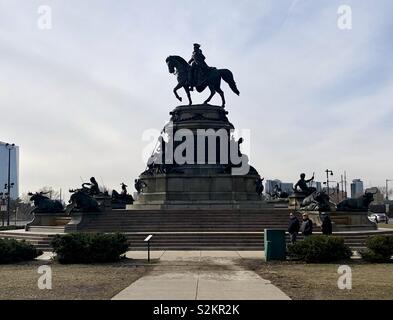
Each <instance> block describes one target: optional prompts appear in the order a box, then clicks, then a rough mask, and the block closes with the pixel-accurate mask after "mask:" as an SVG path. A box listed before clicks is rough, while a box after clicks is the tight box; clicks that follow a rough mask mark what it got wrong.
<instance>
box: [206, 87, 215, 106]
mask: <svg viewBox="0 0 393 320" xmlns="http://www.w3.org/2000/svg"><path fill="white" fill-rule="evenodd" d="M209 89H210V96H209V98H207V100H206V101H205V102H204V103H203V104H208V103H209V101H210V100H211V99H212V98H213V96H214V95H215V94H216V90H215V89H214V87H213V86H209Z"/></svg>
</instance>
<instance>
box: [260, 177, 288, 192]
mask: <svg viewBox="0 0 393 320" xmlns="http://www.w3.org/2000/svg"><path fill="white" fill-rule="evenodd" d="M276 185H277V186H278V187H279V188H280V189H281V191H282V192H286V193H288V194H292V193H293V183H290V182H281V180H278V179H275V180H266V183H265V192H266V193H268V194H272V193H273V190H274V187H275V186H276Z"/></svg>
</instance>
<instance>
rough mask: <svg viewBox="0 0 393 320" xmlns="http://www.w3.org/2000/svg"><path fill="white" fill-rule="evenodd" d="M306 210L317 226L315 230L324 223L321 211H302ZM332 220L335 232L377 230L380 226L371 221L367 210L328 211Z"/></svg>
mask: <svg viewBox="0 0 393 320" xmlns="http://www.w3.org/2000/svg"><path fill="white" fill-rule="evenodd" d="M302 212H306V213H307V214H308V216H309V218H310V219H311V220H312V222H313V223H314V226H315V227H317V229H316V230H315V231H318V228H320V227H321V225H322V220H321V213H320V212H318V211H302ZM326 214H328V215H329V216H330V219H331V220H332V226H333V232H339V231H341V232H344V231H369V230H377V229H378V226H377V224H376V223H375V222H372V221H370V219H369V218H368V212H367V211H352V212H351V211H332V212H326Z"/></svg>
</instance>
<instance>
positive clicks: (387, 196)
mask: <svg viewBox="0 0 393 320" xmlns="http://www.w3.org/2000/svg"><path fill="white" fill-rule="evenodd" d="M390 181H393V180H392V179H386V196H385V199H386V201H389V187H388V183H389V182H390Z"/></svg>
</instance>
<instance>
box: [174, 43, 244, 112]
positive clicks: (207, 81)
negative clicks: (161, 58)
mask: <svg viewBox="0 0 393 320" xmlns="http://www.w3.org/2000/svg"><path fill="white" fill-rule="evenodd" d="M205 59H206V58H205V56H204V55H203V53H202V50H201V49H200V45H199V44H197V43H194V52H193V53H192V57H191V59H190V60H189V61H188V62H187V61H186V60H184V59H183V58H182V57H180V56H169V57H168V58H167V59H166V63H167V65H168V69H169V73H173V74H175V75H177V82H178V84H177V86H176V87H175V88H174V89H173V93H174V94H175V96H176V98H177V99H178V100H179V101H182V98H181V97H180V96H179V95H178V94H177V90H179V89H180V88H184V90H185V92H186V94H187V97H188V102H189V105H192V100H191V91H193V90H194V88H195V89H196V91H198V92H202V91H204V90H205V89H206V88H207V87H209V89H210V96H209V97H208V98H207V99H206V101H205V102H204V104H207V103H209V101H210V100H211V99H212V98H213V96H214V95H215V94H216V92H218V94H219V95H220V96H221V100H222V107H225V96H224V92H223V91H222V90H221V79H223V80H224V81H225V82H226V83H228V85H229V87H230V88H231V89H232V91H233V92H234V93H236V94H237V95H239V94H240V92H239V90H238V88H237V86H236V82H235V80H234V78H233V74H232V72H231V71H230V70H228V69H217V68H214V67H209V66H208V65H207V64H206V62H205Z"/></svg>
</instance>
